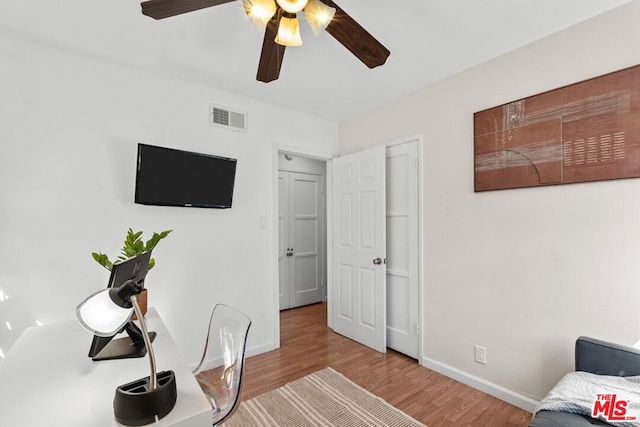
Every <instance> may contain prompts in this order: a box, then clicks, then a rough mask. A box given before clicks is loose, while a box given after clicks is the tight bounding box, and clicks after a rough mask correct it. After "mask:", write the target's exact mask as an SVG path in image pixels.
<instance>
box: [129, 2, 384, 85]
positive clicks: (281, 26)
mask: <svg viewBox="0 0 640 427" xmlns="http://www.w3.org/2000/svg"><path fill="white" fill-rule="evenodd" d="M232 1H235V0H148V1H144V2H142V4H141V5H142V13H143V14H144V15H147V16H150V17H152V18H154V19H162V18H168V17H171V16H175V15H180V14H183V13H187V12H192V11H195V10H199V9H204V8H207V7H211V6H218V5H221V4H224V3H230V2H232ZM242 2H243V5H244V9H245V11H246V12H247V15H248V16H249V18H250V19H251V21H252V22H253V23H254V25H257V26H265V27H266V28H265V34H264V41H263V43H262V52H261V54H260V62H259V64H258V73H257V76H256V79H257V80H259V81H262V82H265V83H268V82H271V81H273V80H277V79H278V77H279V75H280V68H281V67H282V60H283V59H284V51H285V48H286V47H287V46H299V45H301V44H302V40H301V39H300V32H299V28H298V21H297V14H298V13H299V12H302V13H304V16H305V18H306V20H307V22H309V24H310V25H311V27H312V29H313V31H314V33H316V34H317V33H319V32H320V31H322V30H323V29H324V30H326V31H327V32H328V33H329V34H331V35H332V36H333V37H334V38H335V39H336V40H338V41H339V42H340V43H341V44H342V45H343V46H344V47H346V48H347V49H348V50H349V51H350V52H351V53H352V54H354V55H355V56H356V57H357V58H358V59H359V60H360V61H362V62H363V63H364V64H365V65H366V66H367V67H369V68H375V67H378V66H380V65H382V64H384V63H385V62H386V60H387V58H388V57H389V54H390V52H389V50H388V49H387V48H386V47H384V46H383V45H382V44H381V43H380V42H379V41H378V40H376V39H375V38H374V37H373V36H372V35H371V34H369V32H367V30H365V29H364V28H362V26H360V24H358V23H357V22H356V21H355V20H354V19H353V18H351V17H350V16H349V15H348V14H347V13H346V12H345V11H344V10H342V9H341V8H340V7H339V6H338V5H336V4H335V3H334V2H333V1H331V0H242Z"/></svg>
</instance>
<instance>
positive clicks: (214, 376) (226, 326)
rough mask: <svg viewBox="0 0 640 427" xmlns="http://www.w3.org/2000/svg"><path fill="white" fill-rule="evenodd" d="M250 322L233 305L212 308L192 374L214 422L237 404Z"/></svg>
mask: <svg viewBox="0 0 640 427" xmlns="http://www.w3.org/2000/svg"><path fill="white" fill-rule="evenodd" d="M250 326H251V320H250V319H249V318H248V317H247V316H246V315H245V314H244V313H242V312H241V311H238V310H236V309H235V308H231V307H229V306H226V305H224V304H217V305H216V306H215V307H214V308H213V312H212V313H211V320H210V321H209V331H208V333H207V339H206V341H205V346H204V352H203V354H202V359H201V360H200V363H199V364H198V366H197V367H196V368H195V369H194V370H193V374H194V375H196V379H197V380H198V383H199V384H200V387H201V388H202V391H204V393H205V395H206V396H207V398H208V399H209V403H211V408H212V416H213V425H214V426H215V425H218V424H221V423H222V422H223V421H224V420H226V419H227V418H229V417H230V416H231V415H233V413H234V412H235V411H236V409H237V408H238V406H239V405H240V401H241V397H242V376H243V374H244V353H245V348H246V343H247V334H248V332H249V327H250ZM205 367H207V370H206V371H205Z"/></svg>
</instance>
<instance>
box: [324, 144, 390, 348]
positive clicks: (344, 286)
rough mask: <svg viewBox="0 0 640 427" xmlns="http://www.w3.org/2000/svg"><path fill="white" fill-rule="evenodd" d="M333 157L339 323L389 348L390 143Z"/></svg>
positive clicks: (344, 330)
mask: <svg viewBox="0 0 640 427" xmlns="http://www.w3.org/2000/svg"><path fill="white" fill-rule="evenodd" d="M332 163H333V167H332V170H333V183H332V190H333V191H332V193H333V194H332V202H333V214H332V220H333V225H332V229H333V230H332V232H333V260H332V274H333V291H332V294H333V296H332V299H333V307H332V310H331V312H332V323H333V329H334V331H335V332H337V333H339V334H342V335H344V336H346V337H348V338H351V339H353V340H355V341H358V342H360V343H361V344H364V345H366V346H369V347H371V348H373V349H375V350H377V351H380V352H382V353H384V352H386V348H387V344H386V289H385V270H386V269H385V257H386V255H385V253H386V242H385V240H386V231H385V230H386V227H385V148H384V147H381V148H374V149H371V150H366V151H362V152H359V153H355V154H350V155H346V156H342V157H338V158H336V159H333V161H332Z"/></svg>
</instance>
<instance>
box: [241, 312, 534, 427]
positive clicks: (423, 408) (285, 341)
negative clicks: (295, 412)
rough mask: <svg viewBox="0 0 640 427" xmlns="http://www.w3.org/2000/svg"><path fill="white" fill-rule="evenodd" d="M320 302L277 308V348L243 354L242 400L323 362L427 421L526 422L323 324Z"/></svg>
mask: <svg viewBox="0 0 640 427" xmlns="http://www.w3.org/2000/svg"><path fill="white" fill-rule="evenodd" d="M326 325H327V306H326V304H315V305H311V306H307V307H301V308H296V309H292V310H287V311H283V312H281V314H280V333H281V335H280V345H281V347H280V348H279V349H278V350H275V351H272V352H269V353H264V354H261V355H258V356H254V357H250V358H248V359H247V364H246V370H245V383H244V395H243V400H248V399H251V398H252V397H255V396H257V395H259V394H261V393H264V392H266V391H269V390H272V389H274V388H277V387H280V386H282V385H284V384H286V383H288V382H290V381H293V380H295V379H297V378H300V377H303V376H305V375H308V374H310V373H312V372H315V371H317V370H320V369H323V368H325V367H331V368H333V369H335V370H336V371H338V372H340V373H342V374H343V375H344V376H346V377H347V378H349V379H350V380H351V381H353V382H355V383H356V384H358V385H360V386H361V387H363V388H365V389H367V390H369V391H370V392H372V393H374V394H375V395H377V396H380V397H381V398H383V399H384V400H386V401H387V402H389V403H390V404H391V405H393V406H395V407H396V408H398V409H400V410H402V411H404V412H405V413H407V414H409V415H410V416H412V417H413V418H415V419H417V420H418V421H420V422H422V423H424V424H426V425H427V426H428V427H441V426H456V427H465V426H474V427H476V426H490V427H494V426H495V427H502V426H511V427H515V426H526V425H527V424H528V423H529V420H530V419H531V414H530V413H528V412H526V411H523V410H521V409H519V408H516V407H515V406H512V405H509V404H508V403H505V402H503V401H501V400H499V399H496V398H494V397H491V396H489V395H487V394H484V393H482V392H480V391H478V390H475V389H473V388H471V387H468V386H466V385H464V384H461V383H459V382H457V381H455V380H452V379H450V378H447V377H445V376H443V375H440V374H438V373H436V372H434V371H431V370H429V369H426V368H424V367H422V366H420V365H419V364H418V362H417V361H415V360H413V359H411V358H409V357H407V356H404V355H402V354H400V353H397V352H395V351H393V350H388V351H387V353H386V354H382V353H378V352H376V351H374V350H371V349H369V348H367V347H364V346H362V345H360V344H358V343H356V342H354V341H351V340H349V339H347V338H345V337H343V336H341V335H338V334H336V333H334V332H333V331H331V330H330V329H329V328H327V326H326Z"/></svg>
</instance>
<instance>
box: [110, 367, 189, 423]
mask: <svg viewBox="0 0 640 427" xmlns="http://www.w3.org/2000/svg"><path fill="white" fill-rule="evenodd" d="M157 378H158V387H157V388H156V389H155V390H151V389H150V388H151V387H150V386H151V384H150V379H149V377H146V378H142V379H139V380H136V381H133V382H130V383H128V384H124V385H121V386H120V387H118V388H117V389H116V396H115V398H114V399H113V411H114V414H115V417H116V420H118V422H119V423H121V424H124V425H127V426H142V425H145V424H151V423H153V422H155V420H156V415H157V416H158V418H159V419H160V418H163V417H164V416H165V415H167V414H168V413H169V412H171V410H172V409H173V407H174V406H175V404H176V399H177V397H178V393H177V389H176V376H175V374H174V373H173V371H164V372H160V373H158V375H157Z"/></svg>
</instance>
